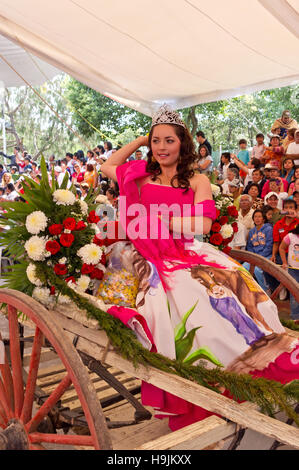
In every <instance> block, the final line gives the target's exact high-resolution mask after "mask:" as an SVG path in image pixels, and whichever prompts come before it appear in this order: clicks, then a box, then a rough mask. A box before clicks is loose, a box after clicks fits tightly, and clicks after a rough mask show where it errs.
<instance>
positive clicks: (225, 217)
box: [219, 215, 228, 225]
mask: <svg viewBox="0 0 299 470" xmlns="http://www.w3.org/2000/svg"><path fill="white" fill-rule="evenodd" d="M227 223H228V217H227V216H226V215H223V216H222V217H220V219H219V224H220V225H225V224H227Z"/></svg>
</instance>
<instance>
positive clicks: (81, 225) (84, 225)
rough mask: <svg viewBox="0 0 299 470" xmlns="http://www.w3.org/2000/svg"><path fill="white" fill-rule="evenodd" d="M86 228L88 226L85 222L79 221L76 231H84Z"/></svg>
mask: <svg viewBox="0 0 299 470" xmlns="http://www.w3.org/2000/svg"><path fill="white" fill-rule="evenodd" d="M85 228H86V224H85V223H84V222H83V220H79V222H77V225H76V228H75V230H78V231H79V230H84V229H85Z"/></svg>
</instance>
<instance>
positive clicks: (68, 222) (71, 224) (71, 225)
mask: <svg viewBox="0 0 299 470" xmlns="http://www.w3.org/2000/svg"><path fill="white" fill-rule="evenodd" d="M63 225H64V228H65V229H66V230H71V231H73V230H75V228H76V225H77V223H76V220H75V219H74V218H73V217H68V218H67V219H65V220H64V221H63Z"/></svg>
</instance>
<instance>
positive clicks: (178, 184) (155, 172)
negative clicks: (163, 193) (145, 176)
mask: <svg viewBox="0 0 299 470" xmlns="http://www.w3.org/2000/svg"><path fill="white" fill-rule="evenodd" d="M158 125H159V124H158ZM168 125H169V126H172V127H173V129H174V131H175V133H176V135H177V137H178V138H179V139H180V142H181V148H180V157H179V160H178V164H177V173H176V174H175V175H174V177H173V178H172V180H171V186H173V187H174V188H183V189H186V190H188V189H189V188H190V178H192V177H193V176H194V170H193V168H192V166H193V163H194V162H195V161H196V160H197V158H198V155H197V154H196V153H195V146H194V142H193V139H192V136H191V134H190V132H189V131H188V129H187V128H184V127H183V126H179V125H177V124H168ZM154 127H156V126H154ZM154 127H152V128H151V131H150V133H149V137H148V141H149V148H150V150H149V152H148V154H147V165H146V171H147V172H148V173H150V174H151V175H152V180H153V181H156V180H157V179H159V175H161V173H162V172H161V168H160V165H159V163H158V162H157V161H153V159H152V158H153V153H152V148H151V142H152V137H153V131H154Z"/></svg>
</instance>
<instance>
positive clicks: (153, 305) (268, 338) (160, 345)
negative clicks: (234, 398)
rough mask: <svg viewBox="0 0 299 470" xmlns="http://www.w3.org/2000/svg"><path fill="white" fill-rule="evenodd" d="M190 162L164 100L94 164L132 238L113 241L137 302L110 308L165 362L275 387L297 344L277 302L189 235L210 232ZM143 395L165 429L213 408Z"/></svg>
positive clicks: (295, 371)
mask: <svg viewBox="0 0 299 470" xmlns="http://www.w3.org/2000/svg"><path fill="white" fill-rule="evenodd" d="M142 146H148V147H149V152H148V159H147V161H142V160H141V161H130V162H127V159H128V157H129V156H130V155H132V154H133V153H134V152H135V151H136V150H137V149H138V148H139V147H142ZM196 158H197V155H196V154H195V151H194V145H193V140H192V137H191V135H190V133H189V131H188V129H187V128H186V125H185V124H184V122H182V121H181V119H180V116H179V115H178V114H177V113H176V112H174V111H172V110H170V109H169V108H168V107H167V106H163V107H162V108H161V109H160V110H159V111H158V112H157V113H156V115H155V116H154V117H153V122H152V127H151V130H150V133H149V136H148V137H139V138H137V139H136V140H134V141H133V142H131V143H129V144H127V145H126V146H124V147H123V148H121V149H120V150H118V151H117V152H115V153H114V154H113V155H112V156H111V157H110V158H109V160H107V161H106V162H105V163H104V164H103V165H102V167H101V170H102V171H103V172H104V173H105V175H106V176H107V177H109V178H111V179H112V180H114V181H117V182H118V183H119V188H120V196H121V203H120V222H121V225H122V226H123V227H124V229H125V231H126V236H127V239H128V240H130V241H129V242H126V243H124V242H119V243H122V244H123V245H122V247H123V249H122V250H121V255H120V256H123V258H124V263H125V265H126V269H127V270H131V272H134V273H135V275H136V277H137V278H138V286H139V287H138V293H137V297H136V300H135V305H134V307H135V308H131V307H124V306H115V307H113V308H112V309H110V310H109V313H113V314H115V316H117V317H118V318H119V319H120V320H121V321H123V322H124V323H125V324H127V325H128V326H129V327H130V328H132V329H133V330H134V331H135V333H136V335H137V337H138V338H139V340H140V341H141V342H142V344H143V345H145V346H146V347H148V348H149V349H150V350H152V351H157V352H159V353H161V354H163V355H165V356H167V357H169V358H171V359H178V360H182V361H184V362H187V363H189V364H196V363H197V361H198V360H201V361H202V360H203V361H204V363H205V365H206V366H207V367H211V368H212V367H215V366H222V367H224V368H225V369H226V370H230V371H235V372H239V373H250V374H252V375H253V376H263V377H266V378H268V379H274V380H277V381H280V382H282V383H287V382H290V381H292V380H294V379H299V365H298V361H294V360H293V359H292V358H294V357H295V355H296V354H297V355H298V356H299V344H298V340H296V339H295V338H293V337H290V336H288V334H286V332H285V329H284V328H283V326H282V325H281V323H280V321H279V317H278V313H277V308H276V306H275V304H274V303H273V302H272V301H271V300H270V298H269V297H268V296H267V294H266V293H265V292H264V291H263V290H262V289H261V288H260V286H259V285H258V284H257V283H256V282H255V280H254V279H253V278H252V277H251V275H250V274H249V273H248V271H246V270H245V269H244V268H243V267H242V266H241V265H240V264H239V263H237V262H236V261H234V260H233V259H232V258H230V257H228V256H227V255H225V254H224V253H222V252H220V251H219V250H216V249H215V248H214V247H212V246H211V245H209V244H207V243H203V242H200V241H198V240H197V239H196V238H194V235H202V234H207V233H209V231H210V229H211V225H212V223H213V220H214V219H215V218H216V209H215V203H214V201H213V198H212V192H211V185H210V182H209V180H208V178H207V177H206V176H205V175H202V174H195V173H194V171H193V170H192V168H193V164H194V161H195V160H196ZM123 201H125V202H123ZM159 206H160V208H159ZM136 214H137V215H136ZM119 243H115V244H114V245H112V254H111V256H112V258H113V251H115V250H116V251H117V250H118V253H119V249H118V248H117V245H119ZM203 358H204V359H203ZM142 400H143V403H144V404H145V405H150V406H153V407H154V408H155V409H156V410H157V413H158V414H157V416H160V417H163V416H169V425H170V428H171V429H172V430H176V429H179V428H181V427H182V426H186V425H188V424H191V423H193V422H195V421H198V420H200V419H204V418H206V417H207V416H209V415H210V414H211V413H210V412H207V411H206V410H204V409H202V408H200V407H197V406H194V405H192V404H190V403H188V402H186V401H184V400H182V399H180V398H178V397H175V396H173V395H172V394H170V393H166V392H164V391H162V390H160V389H158V388H156V387H154V386H152V385H149V384H147V383H143V384H142Z"/></svg>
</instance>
